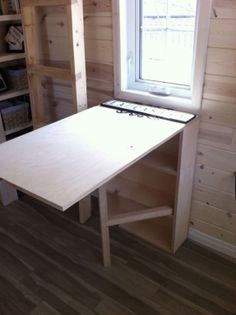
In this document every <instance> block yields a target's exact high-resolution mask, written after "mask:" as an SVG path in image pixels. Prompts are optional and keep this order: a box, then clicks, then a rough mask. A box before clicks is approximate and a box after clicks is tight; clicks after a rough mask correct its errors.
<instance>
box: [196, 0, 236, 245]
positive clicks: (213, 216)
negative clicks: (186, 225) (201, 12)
mask: <svg viewBox="0 0 236 315" xmlns="http://www.w3.org/2000/svg"><path fill="white" fill-rule="evenodd" d="M235 29H236V1H230V0H215V1H214V2H213V12H212V19H211V25H210V36H209V43H208V57H207V67H206V75H205V87H204V93H203V101H202V117H201V126H200V133H199V139H198V151H197V165H196V172H195V186H194V194H193V204H192V217H191V225H192V227H193V228H195V229H197V230H199V231H201V232H203V233H206V234H208V235H210V236H213V237H216V238H218V239H220V240H223V241H225V242H228V243H230V244H233V245H236V200H235V177H234V172H235V171H236V37H235Z"/></svg>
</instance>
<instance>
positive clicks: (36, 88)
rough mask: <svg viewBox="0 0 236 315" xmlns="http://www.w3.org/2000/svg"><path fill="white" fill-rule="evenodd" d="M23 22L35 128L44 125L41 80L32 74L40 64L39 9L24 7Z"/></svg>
mask: <svg viewBox="0 0 236 315" xmlns="http://www.w3.org/2000/svg"><path fill="white" fill-rule="evenodd" d="M21 10H22V21H23V29H24V36H25V39H26V40H25V51H26V63H27V70H28V79H29V80H28V81H29V89H30V91H31V93H30V101H31V112H32V120H33V125H34V127H36V128H38V127H41V126H42V125H44V108H43V95H42V90H41V78H40V77H37V76H36V75H34V74H33V73H31V69H32V68H33V67H34V66H35V65H38V64H39V63H40V50H39V24H40V23H39V18H38V14H37V8H36V7H33V6H28V5H26V6H25V5H22V9H21Z"/></svg>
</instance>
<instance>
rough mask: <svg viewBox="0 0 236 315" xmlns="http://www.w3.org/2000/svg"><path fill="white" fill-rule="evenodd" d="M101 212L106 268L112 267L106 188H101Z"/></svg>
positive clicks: (103, 252)
mask: <svg viewBox="0 0 236 315" xmlns="http://www.w3.org/2000/svg"><path fill="white" fill-rule="evenodd" d="M99 211H100V225H101V237H102V254H103V264H104V266H105V267H109V266H110V265H111V252H110V237H109V227H108V224H107V221H108V208H107V192H106V187H105V186H102V187H100V188H99Z"/></svg>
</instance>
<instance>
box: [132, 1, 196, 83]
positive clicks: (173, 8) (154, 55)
mask: <svg viewBox="0 0 236 315" xmlns="http://www.w3.org/2000/svg"><path fill="white" fill-rule="evenodd" d="M139 8H140V10H139V17H140V18H139V51H138V52H139V56H138V58H139V65H140V69H139V79H141V80H149V81H159V82H164V83H170V84H177V85H186V86H190V85H191V80H192V65H193V48H194V30H195V18H196V0H178V1H174V0H140V5H139ZM137 70H138V69H137Z"/></svg>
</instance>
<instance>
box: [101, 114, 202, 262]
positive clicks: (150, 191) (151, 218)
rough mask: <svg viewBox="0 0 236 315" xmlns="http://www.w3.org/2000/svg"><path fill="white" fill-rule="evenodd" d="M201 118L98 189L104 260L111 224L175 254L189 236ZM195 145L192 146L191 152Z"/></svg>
mask: <svg viewBox="0 0 236 315" xmlns="http://www.w3.org/2000/svg"><path fill="white" fill-rule="evenodd" d="M198 123H199V122H198V120H195V121H194V122H191V123H189V124H188V125H187V126H186V127H185V128H184V130H183V131H182V132H180V133H179V134H177V135H176V136H174V137H173V138H172V139H171V140H169V141H167V142H166V143H165V144H163V145H161V146H160V147H159V148H157V149H156V150H155V151H153V152H151V153H150V154H148V155H147V156H145V157H144V158H142V159H141V160H140V161H138V162H136V163H135V164H133V165H132V166H130V167H129V168H127V169H126V170H125V171H123V172H122V173H120V174H119V175H118V176H116V177H115V178H113V179H112V180H111V181H109V182H108V183H107V184H106V185H105V186H103V187H101V188H100V189H99V200H100V207H102V208H103V209H105V211H103V216H102V218H101V230H102V231H103V234H102V235H103V237H102V238H103V253H104V264H105V265H106V266H109V265H110V263H111V260H110V249H109V232H108V231H109V227H110V226H113V225H119V227H120V228H121V229H123V230H125V231H127V232H129V233H131V234H133V235H136V236H138V237H139V238H141V239H143V240H145V241H147V242H149V243H151V244H153V245H155V246H157V247H160V248H162V249H163V250H166V251H168V252H171V253H175V252H176V251H177V249H178V248H179V247H180V245H181V244H182V243H183V242H184V240H185V239H186V237H187V232H188V226H189V224H188V223H189V215H190V205H191V190H192V179H193V172H194V157H195V148H193V145H192V141H193V139H196V137H197V130H198ZM189 148H191V150H189Z"/></svg>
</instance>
